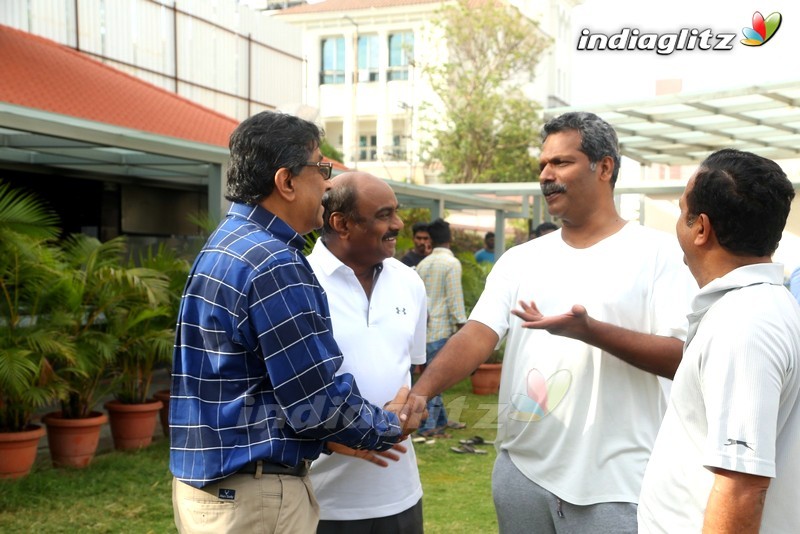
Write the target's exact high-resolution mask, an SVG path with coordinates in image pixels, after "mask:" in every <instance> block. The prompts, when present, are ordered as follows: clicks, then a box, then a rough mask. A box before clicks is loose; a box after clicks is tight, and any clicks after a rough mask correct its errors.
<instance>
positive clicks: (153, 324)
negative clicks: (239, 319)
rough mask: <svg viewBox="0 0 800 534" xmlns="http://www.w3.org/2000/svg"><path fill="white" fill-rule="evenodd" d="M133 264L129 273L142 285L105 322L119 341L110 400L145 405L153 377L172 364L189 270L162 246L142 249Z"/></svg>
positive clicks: (171, 252) (185, 264)
mask: <svg viewBox="0 0 800 534" xmlns="http://www.w3.org/2000/svg"><path fill="white" fill-rule="evenodd" d="M137 263H138V267H133V266H131V267H130V268H129V269H130V270H131V272H134V273H136V274H137V277H138V278H139V279H140V280H141V281H145V280H146V281H147V283H146V284H142V285H141V286H140V291H139V292H138V293H132V294H131V295H130V299H129V301H128V305H127V306H124V307H121V308H120V309H119V310H118V312H117V313H114V314H113V315H112V316H111V318H110V319H111V328H112V331H113V332H114V335H115V336H116V337H117V339H118V340H119V347H118V350H117V357H116V359H117V363H118V365H117V373H118V383H117V388H116V397H117V400H119V401H120V402H123V403H126V404H141V403H144V402H147V401H148V399H149V396H150V385H151V384H152V381H153V372H154V371H155V369H156V368H157V366H158V365H160V364H164V363H169V362H170V361H171V360H172V350H173V346H174V341H175V320H176V317H177V313H178V306H179V305H180V297H181V291H182V288H183V285H184V284H185V282H186V276H187V274H188V271H189V264H188V263H187V262H186V261H185V260H183V259H180V258H178V257H177V256H176V255H175V253H174V252H173V251H172V250H170V249H168V248H166V247H165V246H163V245H162V246H159V247H158V248H157V249H155V250H153V249H152V248H151V249H148V250H147V252H146V254H143V255H141V256H140V257H139V259H138V262H137Z"/></svg>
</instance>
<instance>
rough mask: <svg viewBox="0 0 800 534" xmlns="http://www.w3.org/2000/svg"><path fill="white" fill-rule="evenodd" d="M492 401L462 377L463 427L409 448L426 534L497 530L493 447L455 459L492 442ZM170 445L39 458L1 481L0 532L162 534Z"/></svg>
mask: <svg viewBox="0 0 800 534" xmlns="http://www.w3.org/2000/svg"><path fill="white" fill-rule="evenodd" d="M496 402H497V397H496V396H493V395H488V396H478V395H473V394H472V392H471V389H470V385H469V380H466V381H464V382H461V383H460V384H458V385H456V386H455V387H453V388H452V389H451V390H450V391H448V392H447V393H446V394H445V403H446V405H447V406H448V410H449V416H450V419H451V420H452V419H458V420H460V421H463V422H465V423H467V424H468V427H467V428H466V429H465V430H454V431H451V434H452V436H453V437H452V439H445V440H441V439H437V440H436V443H434V444H432V445H426V444H418V445H416V450H417V457H418V461H419V471H420V475H421V476H422V486H423V490H424V492H425V497H424V511H425V531H426V532H427V533H431V534H436V533H443V532H457V533H464V532H468V533H472V532H481V533H482V532H496V531H497V521H496V519H495V514H494V506H493V504H492V495H491V472H492V466H493V465H494V458H495V452H494V448H493V447H492V446H491V445H489V446H484V447H481V448H483V449H485V450H487V451H488V454H485V455H470V454H455V453H453V452H451V451H450V447H452V446H458V439H459V438H468V437H471V436H474V435H476V434H478V435H480V436H482V437H484V438H486V439H493V438H494V435H495V425H494V422H495V417H496V413H497V405H496ZM168 457H169V446H168V444H167V442H166V440H163V439H162V440H158V441H156V442H155V443H154V444H153V445H152V446H151V447H149V448H147V449H144V450H141V451H138V452H133V453H130V452H127V453H123V452H110V453H106V454H101V455H98V456H97V458H95V460H94V462H93V463H92V465H91V466H90V467H89V468H88V469H84V470H71V469H54V468H52V467H50V463H49V458H45V459H43V460H42V461H39V462H38V463H37V465H36V466H35V467H34V470H33V471H32V472H31V474H30V475H29V476H28V477H26V478H24V479H21V480H16V481H0V532H37V533H56V532H59V533H60V532H63V533H70V534H72V533H76V532H81V533H84V532H108V533H143V534H144V533H149V532H152V533H159V534H160V533H166V532H175V527H174V524H173V522H172V500H171V480H172V476H171V475H170V473H169V469H168Z"/></svg>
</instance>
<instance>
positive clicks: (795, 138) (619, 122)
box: [545, 81, 800, 165]
mask: <svg viewBox="0 0 800 534" xmlns="http://www.w3.org/2000/svg"><path fill="white" fill-rule="evenodd" d="M798 108H800V81H795V82H787V83H780V84H772V85H762V86H753V87H747V88H742V89H733V90H728V91H718V92H712V93H697V94H677V95H666V96H659V97H655V98H651V99H648V100H645V101H639V102H630V103H614V104H608V105H602V106H588V107H587V108H585V109H582V111H591V112H594V113H597V114H598V115H600V116H601V117H603V118H604V119H605V120H607V121H608V122H609V123H611V124H612V125H613V126H614V128H615V129H616V131H617V135H618V136H619V144H620V150H621V152H622V154H623V155H624V156H627V157H629V158H631V159H633V160H636V161H638V162H640V163H642V164H652V163H662V164H665V165H682V164H697V163H700V162H701V161H702V160H703V159H704V158H705V157H706V156H707V155H708V154H709V153H711V152H713V151H715V150H718V149H720V148H737V149H739V150H747V151H749V152H754V153H756V154H759V155H762V156H764V157H767V158H770V159H777V160H780V159H795V158H800V109H798ZM567 111H576V110H575V109H574V108H571V107H561V108H550V109H547V110H545V117H546V118H550V117H554V116H556V115H560V114H562V113H564V112H567Z"/></svg>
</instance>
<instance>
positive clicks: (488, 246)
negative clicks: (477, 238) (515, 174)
mask: <svg viewBox="0 0 800 534" xmlns="http://www.w3.org/2000/svg"><path fill="white" fill-rule="evenodd" d="M475 261H477V262H478V263H494V232H486V235H485V236H483V248H482V249H480V250H479V251H477V252H476V253H475Z"/></svg>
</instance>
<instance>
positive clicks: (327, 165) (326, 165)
mask: <svg viewBox="0 0 800 534" xmlns="http://www.w3.org/2000/svg"><path fill="white" fill-rule="evenodd" d="M303 166H304V167H316V168H317V170H318V171H319V173H320V174H321V175H322V179H323V180H330V179H331V174H332V173H333V163H331V162H330V161H307V162H306V163H305V165H303Z"/></svg>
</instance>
